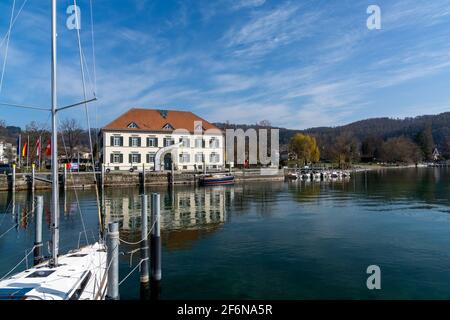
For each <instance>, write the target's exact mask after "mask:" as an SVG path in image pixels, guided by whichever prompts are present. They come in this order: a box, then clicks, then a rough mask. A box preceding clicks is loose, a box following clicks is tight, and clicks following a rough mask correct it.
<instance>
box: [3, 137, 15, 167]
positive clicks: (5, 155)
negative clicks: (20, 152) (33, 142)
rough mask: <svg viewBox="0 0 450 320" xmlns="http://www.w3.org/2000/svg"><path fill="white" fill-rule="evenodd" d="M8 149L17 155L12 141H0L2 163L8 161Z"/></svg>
mask: <svg viewBox="0 0 450 320" xmlns="http://www.w3.org/2000/svg"><path fill="white" fill-rule="evenodd" d="M8 151H10V154H12V155H15V151H16V149H15V147H14V146H13V145H12V144H11V143H5V142H3V141H0V163H8V162H9V161H8ZM10 160H11V159H10ZM12 160H14V159H12Z"/></svg>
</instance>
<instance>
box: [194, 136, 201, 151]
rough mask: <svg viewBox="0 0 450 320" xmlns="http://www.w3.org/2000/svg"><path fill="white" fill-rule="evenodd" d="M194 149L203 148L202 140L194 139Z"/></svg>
mask: <svg viewBox="0 0 450 320" xmlns="http://www.w3.org/2000/svg"><path fill="white" fill-rule="evenodd" d="M195 147H196V148H199V149H201V148H203V139H202V138H197V139H195Z"/></svg>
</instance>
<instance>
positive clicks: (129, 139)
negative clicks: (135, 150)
mask: <svg viewBox="0 0 450 320" xmlns="http://www.w3.org/2000/svg"><path fill="white" fill-rule="evenodd" d="M128 146H129V147H131V146H132V144H131V137H129V138H128Z"/></svg>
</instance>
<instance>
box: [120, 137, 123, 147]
mask: <svg viewBox="0 0 450 320" xmlns="http://www.w3.org/2000/svg"><path fill="white" fill-rule="evenodd" d="M120 146H121V147H123V137H120Z"/></svg>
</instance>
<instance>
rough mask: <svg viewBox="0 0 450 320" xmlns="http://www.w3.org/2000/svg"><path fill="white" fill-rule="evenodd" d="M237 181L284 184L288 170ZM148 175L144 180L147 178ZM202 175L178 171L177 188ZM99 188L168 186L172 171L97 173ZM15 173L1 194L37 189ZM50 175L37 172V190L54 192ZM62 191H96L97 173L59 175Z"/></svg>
mask: <svg viewBox="0 0 450 320" xmlns="http://www.w3.org/2000/svg"><path fill="white" fill-rule="evenodd" d="M232 174H233V175H234V176H235V181H236V182H243V181H280V180H284V170H282V169H281V170H266V171H265V170H259V169H247V170H238V171H233V172H232ZM143 176H144V177H143ZM200 176H201V173H198V172H174V181H173V183H174V184H175V185H179V184H188V185H189V184H192V185H194V184H196V183H198V178H199V177H200ZM95 177H96V179H97V183H98V184H99V186H101V185H103V186H104V187H105V188H111V187H118V186H142V185H143V182H144V181H143V179H145V185H146V186H152V185H155V186H157V185H168V184H170V183H171V174H170V172H152V171H146V172H145V175H143V174H142V172H109V173H106V172H105V173H104V174H103V177H104V178H103V179H104V180H103V181H102V174H101V172H97V173H96V174H95ZM13 180H14V179H13V176H12V174H9V175H6V174H2V175H0V191H8V190H12V188H13V184H15V190H30V189H31V188H32V186H33V179H32V175H31V174H27V173H16V177H15V183H14V181H13ZM50 180H51V175H50V173H36V175H35V180H34V189H35V190H44V189H51V183H49V181H50ZM59 181H60V188H64V187H65V188H73V187H76V188H92V187H94V186H95V179H94V173H92V172H73V173H70V172H68V173H67V174H66V182H65V183H64V174H63V173H60V175H59Z"/></svg>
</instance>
